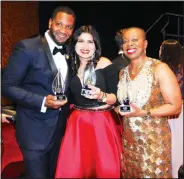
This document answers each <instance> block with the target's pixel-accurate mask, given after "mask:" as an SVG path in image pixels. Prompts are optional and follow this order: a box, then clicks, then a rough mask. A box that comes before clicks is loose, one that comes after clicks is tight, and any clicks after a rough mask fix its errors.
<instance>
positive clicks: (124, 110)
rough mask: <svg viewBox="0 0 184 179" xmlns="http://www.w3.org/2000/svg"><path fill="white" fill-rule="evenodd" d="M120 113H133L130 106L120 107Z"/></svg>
mask: <svg viewBox="0 0 184 179" xmlns="http://www.w3.org/2000/svg"><path fill="white" fill-rule="evenodd" d="M119 110H120V112H131V109H130V106H129V105H124V104H123V105H120V109H119Z"/></svg>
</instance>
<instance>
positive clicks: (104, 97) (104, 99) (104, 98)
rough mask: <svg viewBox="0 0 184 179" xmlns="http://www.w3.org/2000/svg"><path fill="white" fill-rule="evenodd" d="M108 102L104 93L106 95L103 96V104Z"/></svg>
mask: <svg viewBox="0 0 184 179" xmlns="http://www.w3.org/2000/svg"><path fill="white" fill-rule="evenodd" d="M106 101H107V94H106V93H104V95H103V97H102V102H103V103H106Z"/></svg>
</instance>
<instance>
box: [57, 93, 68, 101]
mask: <svg viewBox="0 0 184 179" xmlns="http://www.w3.org/2000/svg"><path fill="white" fill-rule="evenodd" d="M56 96H57V100H58V101H65V100H67V97H66V95H64V94H57V95H56Z"/></svg>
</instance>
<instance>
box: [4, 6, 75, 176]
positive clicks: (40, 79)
mask: <svg viewBox="0 0 184 179" xmlns="http://www.w3.org/2000/svg"><path fill="white" fill-rule="evenodd" d="M74 24H75V14H74V12H73V10H71V9H70V8H68V7H58V8H56V9H55V10H54V12H53V14H52V17H51V18H50V19H49V30H48V31H46V32H45V36H44V38H42V37H41V36H38V37H34V38H31V39H26V40H22V41H20V42H19V43H18V44H17V45H16V46H15V48H14V50H13V52H12V54H11V56H10V59H9V63H8V66H7V67H6V71H5V72H4V75H3V78H2V91H3V95H4V96H6V97H9V98H10V99H11V100H12V101H15V102H16V104H17V109H16V137H17V141H18V144H19V146H20V149H21V151H22V154H23V157H24V164H25V170H26V176H27V177H29V178H53V177H54V174H55V168H56V162H57V156H58V151H59V147H60V143H61V139H62V137H63V135H64V131H65V124H66V119H67V116H68V113H69V105H70V102H69V101H70V91H69V89H68V85H69V82H70V78H71V73H70V67H69V64H68V58H66V57H68V56H67V55H66V54H67V51H68V49H69V43H68V42H69V39H70V37H71V35H72V33H73V29H74ZM58 48H60V50H58ZM64 50H65V51H64ZM58 69H60V71H61V74H62V79H63V81H62V86H63V87H65V88H63V91H64V93H65V95H66V96H67V99H68V102H67V100H65V101H58V100H57V98H56V96H55V91H53V88H52V83H53V80H54V79H55V77H56V74H57V72H58Z"/></svg>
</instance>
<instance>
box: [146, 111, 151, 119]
mask: <svg viewBox="0 0 184 179" xmlns="http://www.w3.org/2000/svg"><path fill="white" fill-rule="evenodd" d="M150 118H151V112H150V109H147V110H146V116H145V119H150Z"/></svg>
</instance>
